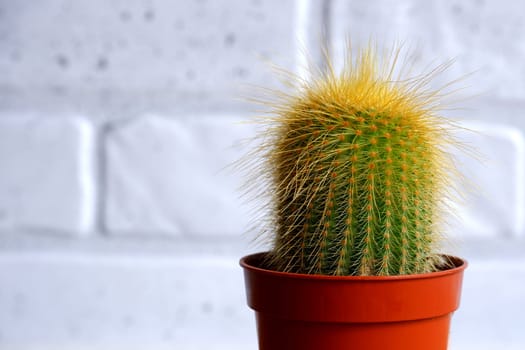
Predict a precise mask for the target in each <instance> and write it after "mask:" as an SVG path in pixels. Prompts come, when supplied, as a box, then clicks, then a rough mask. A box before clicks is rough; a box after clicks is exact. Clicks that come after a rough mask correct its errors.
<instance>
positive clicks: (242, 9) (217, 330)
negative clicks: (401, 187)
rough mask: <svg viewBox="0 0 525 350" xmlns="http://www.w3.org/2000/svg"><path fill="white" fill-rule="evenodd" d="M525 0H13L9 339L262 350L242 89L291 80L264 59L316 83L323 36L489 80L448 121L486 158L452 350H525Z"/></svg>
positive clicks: (7, 72) (7, 130) (41, 345)
mask: <svg viewBox="0 0 525 350" xmlns="http://www.w3.org/2000/svg"><path fill="white" fill-rule="evenodd" d="M524 7H525V5H523V4H522V3H521V2H520V1H516V0H515V1H511V0H505V1H499V2H489V1H483V0H477V1H475V0H472V1H470V0H469V1H461V2H459V1H454V2H442V1H437V0H436V1H423V2H422V1H415V0H403V1H388V0H372V1H345V0H304V1H303V0H295V1H278V0H252V1H243V0H235V1H226V0H221V1H211V0H208V1H206V0H200V1H198V0H195V1H169V0H133V1H118V0H112V1H105V0H95V1H87V0H85V1H73V0H44V1H38V2H34V1H27V0H20V1H9V2H7V1H4V2H0V309H1V310H4V311H3V312H1V313H0V349H4V348H5V349H24V350H27V349H39V350H40V349H56V348H59V347H68V348H73V347H74V348H79V349H83V348H86V349H87V348H91V347H94V346H96V347H98V348H101V349H105V348H107V349H124V348H125V349H145V348H153V347H154V348H158V349H164V348H166V349H167V348H176V349H209V348H210V346H212V347H213V348H214V349H255V348H256V341H255V324H254V322H253V315H252V313H251V311H250V310H249V309H248V308H247V306H245V301H244V290H243V288H244V286H243V282H242V278H241V270H240V268H239V267H238V266H237V260H238V258H239V257H240V256H241V255H243V254H245V253H247V252H250V251H253V250H258V249H263V248H258V247H256V246H253V245H251V244H250V243H249V242H250V239H251V237H250V236H248V235H243V232H246V231H247V229H248V224H249V220H248V219H249V215H248V212H247V208H248V207H247V205H245V203H243V201H242V199H240V198H239V194H240V192H239V191H237V188H238V187H239V186H240V184H241V181H242V178H241V175H240V174H239V173H236V172H235V171H233V169H232V168H229V167H228V165H229V164H230V163H231V162H232V161H234V160H236V159H238V158H239V156H240V155H241V154H242V153H243V152H244V151H245V149H246V147H245V145H244V143H243V140H244V139H246V138H249V137H250V136H251V135H253V133H254V127H253V126H250V125H246V124H242V123H239V121H241V120H248V119H249V118H250V116H252V115H254V114H256V113H257V111H256V110H257V109H259V107H257V106H253V105H251V104H250V103H248V102H246V101H245V100H243V96H250V95H251V94H253V89H252V87H251V85H256V86H267V87H279V84H278V83H277V80H276V79H275V75H274V74H273V73H272V71H271V69H270V68H269V65H268V63H267V61H268V60H269V61H270V62H274V63H276V64H278V65H279V66H283V67H284V68H286V69H289V70H292V71H295V72H298V73H299V74H304V72H305V70H304V68H305V66H306V65H307V64H308V62H309V61H313V62H320V61H321V56H322V55H321V52H322V47H323V45H325V46H327V47H328V49H329V51H330V52H331V55H332V56H333V60H334V61H335V63H336V65H340V64H341V59H340V58H341V57H342V52H343V51H342V50H343V48H344V45H345V38H346V37H351V39H352V43H353V45H356V46H358V45H360V44H364V43H366V41H367V40H368V38H369V37H375V38H378V39H379V40H380V41H381V42H385V43H388V42H390V41H391V40H400V41H404V42H405V43H406V45H407V46H414V47H415V48H416V55H415V62H416V64H421V63H425V62H429V61H434V62H436V63H439V62H442V61H444V60H446V59H449V58H454V57H455V58H456V61H457V62H456V64H455V65H454V66H453V67H452V68H451V69H450V70H449V71H448V72H446V73H445V74H444V75H443V77H442V81H446V80H448V79H450V78H452V77H457V76H458V75H464V74H468V73H470V72H473V71H477V73H476V74H474V75H473V76H472V77H471V78H468V79H467V80H465V81H464V82H463V83H462V85H463V86H467V88H466V89H465V90H463V91H460V92H459V95H458V96H459V97H460V98H463V97H464V96H465V95H467V96H468V95H475V94H480V95H479V96H477V95H476V97H473V98H470V99H469V100H466V101H465V102H464V103H463V102H461V103H458V106H466V107H468V109H464V110H447V111H445V112H444V113H445V114H446V115H447V116H449V117H451V118H453V119H456V120H458V121H461V125H464V126H466V127H467V128H470V129H474V130H476V133H459V134H458V137H459V139H460V140H461V141H463V142H464V143H466V144H469V145H471V146H472V147H474V148H477V149H478V150H479V151H480V153H481V154H482V158H483V163H478V162H473V161H472V159H469V158H467V157H465V156H464V155H461V154H459V155H458V161H459V164H460V166H461V168H462V169H463V171H464V172H465V173H466V174H467V175H468V176H469V178H470V180H471V181H472V182H473V183H475V184H476V185H477V188H478V190H479V191H476V192H473V193H471V194H469V195H468V196H467V198H466V199H467V201H466V204H465V205H463V206H461V207H458V208H457V213H458V216H459V219H458V220H457V221H451V224H450V227H449V229H448V230H449V231H450V233H451V234H452V237H453V242H452V243H453V244H454V243H456V242H459V243H457V245H456V246H455V248H452V251H453V252H454V251H455V252H457V253H458V254H462V255H464V256H466V257H467V258H468V259H469V260H470V263H471V267H470V268H469V270H468V271H467V274H466V280H465V296H464V299H463V300H464V301H463V306H462V308H461V309H460V310H459V312H458V314H457V315H456V318H455V319H454V324H453V333H452V335H451V336H452V339H451V349H453V350H468V349H487V350H488V349H499V348H501V349H503V348H505V349H523V348H524V347H525V338H524V337H523V335H522V331H521V329H520V325H522V324H523V322H524V320H523V312H519V310H523V309H524V308H525V306H524V305H523V302H522V301H521V299H520V296H521V295H523V293H525V284H524V283H523V282H522V281H523V277H525V274H524V273H525V272H524V271H525V257H524V255H523V253H522V252H523V251H525V238H524V234H525V232H524V229H525V228H524V220H525V185H524V183H525V178H524V177H525V154H524V153H525V140H524V137H523V132H524V131H525V121H524V120H525V119H524V118H523V111H524V110H525V66H524V63H523V62H525V61H524V57H525V46H524V45H523V43H524V41H523V40H522V39H523V37H524V36H525V22H524V21H523V18H522V17H523V16H522V13H523V12H524V10H525V8H524ZM323 43H324V44H323ZM304 50H306V51H308V52H309V57H306V56H305V55H304ZM468 86H470V87H468ZM500 271H501V272H500ZM492 276H494V278H495V279H494V280H492V279H491V278H490V277H492ZM489 302H490V304H489ZM484 311H486V312H487V313H484Z"/></svg>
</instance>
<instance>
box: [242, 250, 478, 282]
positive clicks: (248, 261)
mask: <svg viewBox="0 0 525 350" xmlns="http://www.w3.org/2000/svg"><path fill="white" fill-rule="evenodd" d="M268 253H269V252H268V251H266V252H259V253H254V254H249V255H246V256H244V257H242V258H241V259H240V261H239V265H241V267H243V268H244V269H247V270H252V271H254V272H258V273H261V274H265V275H271V276H274V277H282V278H294V279H303V280H329V281H346V282H348V281H369V282H374V281H376V282H385V281H399V280H412V279H426V278H438V277H442V276H447V275H452V274H455V273H458V272H460V271H462V270H465V269H466V268H467V266H468V262H467V260H465V259H463V258H460V257H457V256H454V255H448V254H440V255H441V256H442V257H444V258H445V259H447V261H449V262H450V263H451V264H453V266H454V267H452V268H446V269H444V270H440V271H434V272H428V273H420V274H409V275H391V276H331V275H315V274H304V273H293V272H281V271H275V270H269V269H265V268H262V267H259V266H256V265H255V264H254V263H255V262H259V261H260V259H261V258H262V257H263V256H264V255H266V254H268Z"/></svg>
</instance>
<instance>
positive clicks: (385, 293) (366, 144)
mask: <svg viewBox="0 0 525 350" xmlns="http://www.w3.org/2000/svg"><path fill="white" fill-rule="evenodd" d="M398 57H399V50H393V51H392V54H391V55H388V56H387V57H386V58H384V57H383V58H381V57H378V55H377V50H374V49H373V48H367V49H363V50H361V51H359V53H358V54H357V57H356V58H355V59H354V60H352V58H351V57H349V59H348V62H347V64H346V65H345V67H344V68H343V71H342V72H341V73H340V74H335V73H334V72H333V70H331V69H328V70H327V72H324V73H321V74H320V76H319V77H316V78H313V79H312V80H311V81H309V82H304V81H302V82H301V83H300V86H299V88H298V89H297V92H296V93H295V94H293V95H289V94H286V95H284V94H283V95H282V96H281V99H280V100H279V102H277V103H276V104H274V109H273V112H274V113H273V114H272V116H270V117H268V118H266V119H265V122H267V124H266V125H267V128H266V132H264V133H263V135H262V136H263V139H264V142H263V143H262V146H261V147H260V148H259V152H260V153H259V154H260V155H261V156H262V164H263V166H262V167H260V166H259V167H257V174H258V176H260V178H261V179H268V180H269V181H267V182H266V187H263V193H264V192H266V193H269V194H270V195H271V197H272V198H271V208H270V209H271V210H270V215H271V216H270V220H269V222H270V224H271V225H270V229H269V230H267V232H271V239H272V242H273V243H272V244H273V246H272V249H271V250H270V251H269V252H264V253H259V254H253V255H250V256H246V257H244V258H242V259H241V266H242V267H243V269H244V276H245V283H246V291H247V299H248V304H249V306H250V307H251V308H253V309H254V310H255V313H256V321H257V330H258V337H259V349H260V350H279V349H288V350H294V349H297V350H299V349H301V350H309V349H312V350H313V349H316V350H317V349H323V350H336V349H359V350H379V349H381V350H386V349H389V350H401V349H403V350H411V349H414V350H415V349H417V350H421V349H426V350H438V349H439V350H444V349H446V348H447V343H448V331H449V324H450V319H451V315H452V313H453V312H454V311H455V310H456V309H457V308H458V306H459V299H460V293H461V284H462V275H463V270H464V269H465V267H466V266H467V264H466V262H465V261H464V260H462V259H460V258H457V257H453V256H448V255H443V254H441V253H439V250H438V249H439V248H438V247H439V243H440V240H441V235H440V232H439V223H440V221H442V220H441V218H442V212H443V209H444V208H445V207H446V206H445V198H447V196H448V194H449V193H450V192H451V191H450V189H451V186H452V181H451V179H450V174H453V173H455V172H454V171H453V170H454V166H453V161H452V158H451V156H450V155H449V153H447V152H446V151H445V147H446V146H447V145H450V144H451V143H452V141H451V137H450V133H449V130H450V127H451V124H450V122H447V121H446V120H445V119H443V118H441V117H439V116H438V115H437V114H436V110H437V106H438V104H439V102H440V98H441V97H440V93H439V91H433V90H431V89H428V82H429V81H430V78H431V76H432V74H430V75H423V76H421V77H419V78H405V77H403V76H402V75H400V74H398V73H395V72H396V71H401V72H402V71H403V69H400V70H399V69H398V67H396V61H397V60H398ZM401 68H403V67H401ZM256 162H257V163H259V162H261V157H259V158H256ZM263 182H264V181H263Z"/></svg>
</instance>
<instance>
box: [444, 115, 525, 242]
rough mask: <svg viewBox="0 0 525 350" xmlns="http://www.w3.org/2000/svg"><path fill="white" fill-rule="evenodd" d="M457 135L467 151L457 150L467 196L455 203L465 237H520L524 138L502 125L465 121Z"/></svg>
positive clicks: (457, 226) (524, 206)
mask: <svg viewBox="0 0 525 350" xmlns="http://www.w3.org/2000/svg"><path fill="white" fill-rule="evenodd" d="M460 125H461V126H462V127H464V128H465V129H466V130H464V131H459V132H458V133H457V135H456V137H457V139H458V141H459V142H461V143H462V144H464V145H465V146H466V148H467V152H456V159H457V164H458V168H459V170H460V171H461V173H462V174H463V175H464V176H465V178H466V180H467V182H466V184H467V186H466V187H468V188H465V187H463V188H462V190H464V194H465V201H464V202H463V204H462V205H459V206H458V207H457V208H456V213H457V215H458V219H459V220H458V221H457V222H454V225H453V226H454V231H456V233H457V234H460V235H461V236H464V235H475V236H487V237H494V236H497V235H501V236H515V237H517V236H520V235H522V234H523V233H524V232H523V231H524V228H525V227H524V223H525V185H524V184H525V139H524V138H523V134H522V133H521V132H520V131H519V130H518V129H516V128H513V127H510V126H506V125H504V124H498V123H489V122H481V121H464V122H462V123H461V124H460Z"/></svg>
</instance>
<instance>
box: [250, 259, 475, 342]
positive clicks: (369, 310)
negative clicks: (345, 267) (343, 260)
mask: <svg viewBox="0 0 525 350" xmlns="http://www.w3.org/2000/svg"><path fill="white" fill-rule="evenodd" d="M264 254H266V253H259V254H253V255H250V256H247V257H244V258H243V259H241V266H242V267H243V268H244V276H245V284H246V293H247V299H248V305H249V306H250V307H251V308H252V309H254V310H255V314H256V321H257V333H258V339H259V349H260V350H280V349H287V350H314V349H315V350H320V349H322V350H339V349H348V350H353V349H355V350H421V349H425V350H446V349H447V344H448V333H449V327H450V319H451V316H452V313H453V312H454V311H455V310H456V309H457V308H458V306H459V300H460V294H461V285H462V279H463V271H464V269H465V268H466V266H467V263H466V262H465V261H464V260H462V259H459V258H456V257H448V258H449V260H450V261H451V262H452V264H453V265H454V266H453V267H451V268H449V269H446V270H443V271H439V272H434V273H428V274H420V275H405V276H386V277H382V276H381V277H380V276H366V277H354V276H341V277H339V276H337V277H336V276H319V275H302V274H292V273H283V272H276V271H271V270H266V269H263V268H261V267H260V265H261V261H263V260H264V259H263V258H264Z"/></svg>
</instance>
